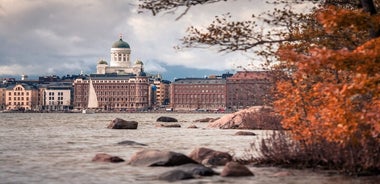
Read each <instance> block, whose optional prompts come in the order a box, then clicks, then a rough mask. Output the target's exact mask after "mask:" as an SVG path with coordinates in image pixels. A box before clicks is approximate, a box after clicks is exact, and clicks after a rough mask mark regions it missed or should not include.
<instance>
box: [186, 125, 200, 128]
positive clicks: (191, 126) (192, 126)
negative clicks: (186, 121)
mask: <svg viewBox="0 0 380 184" xmlns="http://www.w3.org/2000/svg"><path fill="white" fill-rule="evenodd" d="M187 128H198V127H197V126H196V125H190V126H188V127H187Z"/></svg>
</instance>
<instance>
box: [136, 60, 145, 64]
mask: <svg viewBox="0 0 380 184" xmlns="http://www.w3.org/2000/svg"><path fill="white" fill-rule="evenodd" d="M135 64H136V65H143V64H144V63H143V62H142V61H140V60H137V61H136V62H135Z"/></svg>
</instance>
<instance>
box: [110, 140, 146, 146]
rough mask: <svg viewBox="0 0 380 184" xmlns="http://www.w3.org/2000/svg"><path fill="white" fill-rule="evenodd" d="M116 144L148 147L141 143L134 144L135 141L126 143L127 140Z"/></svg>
mask: <svg viewBox="0 0 380 184" xmlns="http://www.w3.org/2000/svg"><path fill="white" fill-rule="evenodd" d="M117 144H120V145H128V146H148V145H146V144H143V143H138V142H135V141H128V140H126V141H121V142H118V143H117Z"/></svg>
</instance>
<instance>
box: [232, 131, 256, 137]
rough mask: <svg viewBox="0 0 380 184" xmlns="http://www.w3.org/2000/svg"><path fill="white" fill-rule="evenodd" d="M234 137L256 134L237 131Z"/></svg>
mask: <svg viewBox="0 0 380 184" xmlns="http://www.w3.org/2000/svg"><path fill="white" fill-rule="evenodd" d="M235 135H248V136H255V135H256V134H255V133H253V132H246V131H238V132H236V133H235Z"/></svg>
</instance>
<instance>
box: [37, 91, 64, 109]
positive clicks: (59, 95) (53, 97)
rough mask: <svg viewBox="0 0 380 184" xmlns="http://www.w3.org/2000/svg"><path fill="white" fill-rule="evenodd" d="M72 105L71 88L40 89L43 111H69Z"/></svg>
mask: <svg viewBox="0 0 380 184" xmlns="http://www.w3.org/2000/svg"><path fill="white" fill-rule="evenodd" d="M70 105H71V86H70V87H69V86H67V87H66V86H46V87H40V107H41V109H42V110H48V111H61V110H68V109H69V108H70Z"/></svg>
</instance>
